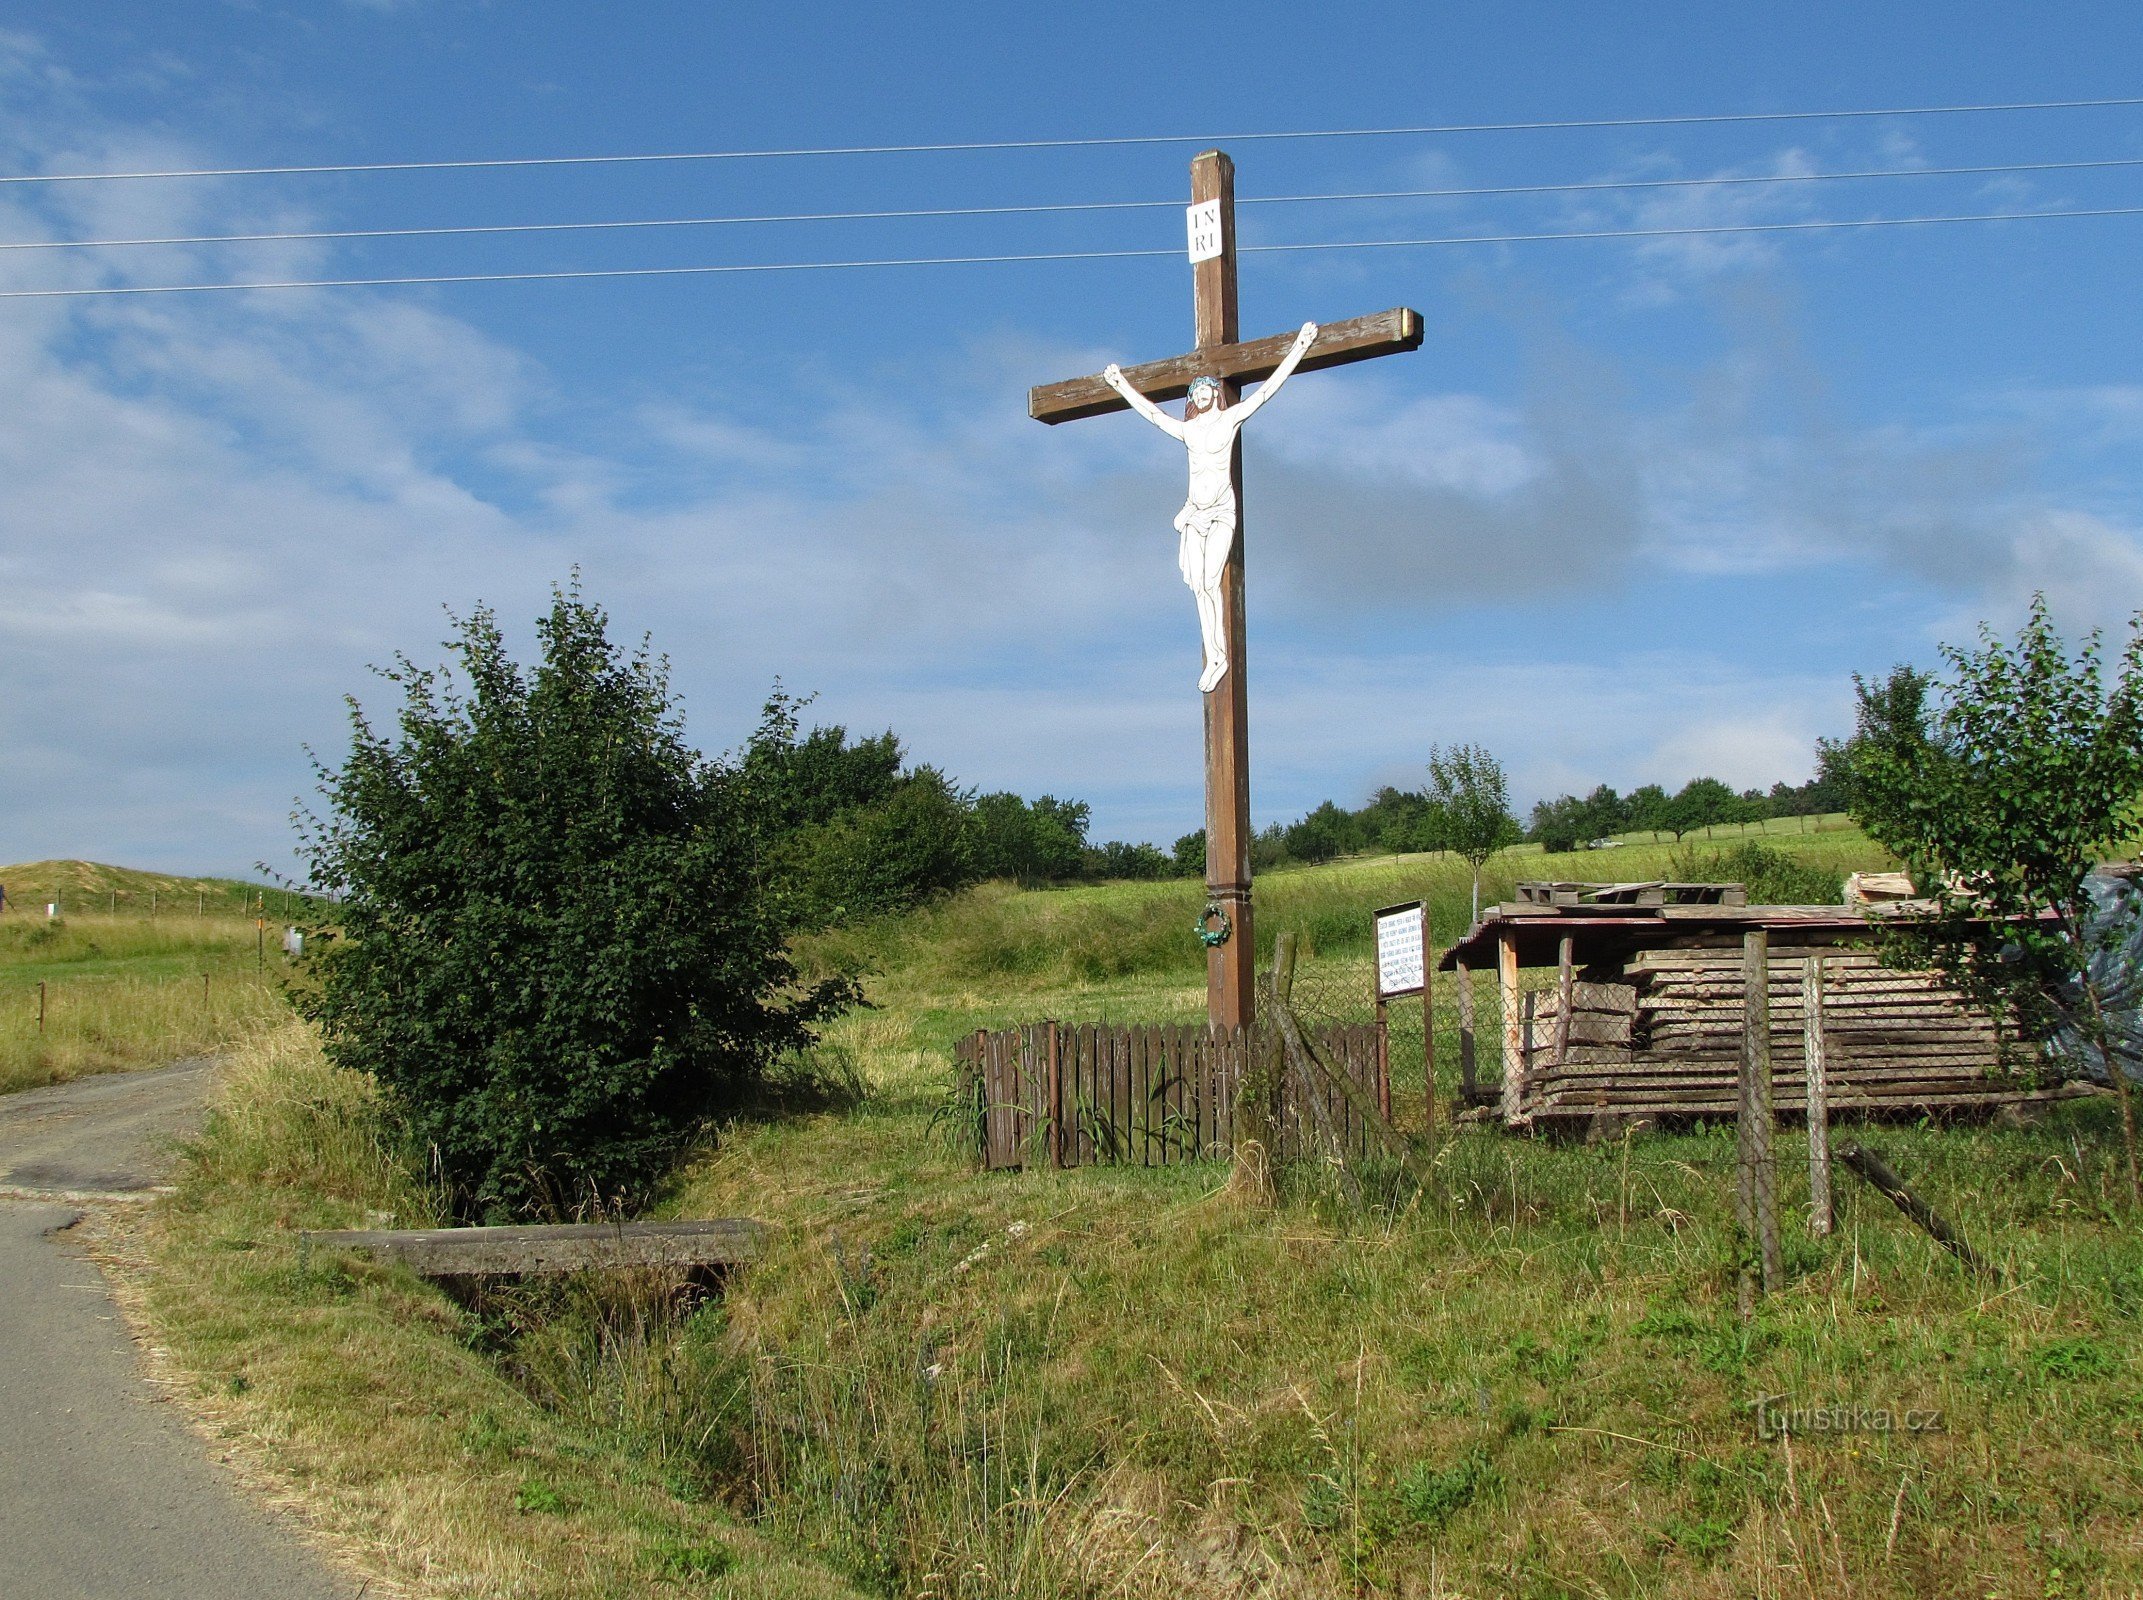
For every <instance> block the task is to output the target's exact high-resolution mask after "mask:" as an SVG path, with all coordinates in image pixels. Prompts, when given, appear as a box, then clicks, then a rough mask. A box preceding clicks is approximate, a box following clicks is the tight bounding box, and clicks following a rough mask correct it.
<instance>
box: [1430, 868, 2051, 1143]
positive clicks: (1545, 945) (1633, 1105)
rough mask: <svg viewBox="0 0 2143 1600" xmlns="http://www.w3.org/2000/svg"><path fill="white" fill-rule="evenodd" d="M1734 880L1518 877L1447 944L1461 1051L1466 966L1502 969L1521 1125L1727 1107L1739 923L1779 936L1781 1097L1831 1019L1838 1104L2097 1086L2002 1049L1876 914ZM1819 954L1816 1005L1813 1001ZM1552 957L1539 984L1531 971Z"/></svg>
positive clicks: (1514, 1118)
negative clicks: (1792, 898)
mask: <svg viewBox="0 0 2143 1600" xmlns="http://www.w3.org/2000/svg"><path fill="white" fill-rule="evenodd" d="M1745 899H1746V897H1745V895H1744V894H1743V893H1742V892H1741V888H1740V886H1739V885H1736V884H1665V883H1643V884H1568V883H1555V884H1545V883H1544V884H1524V885H1521V886H1520V890H1519V898H1518V899H1517V900H1515V901H1511V902H1507V903H1505V904H1502V905H1498V906H1495V907H1493V908H1492V909H1491V910H1490V911H1489V912H1488V914H1487V915H1485V916H1484V917H1482V919H1481V920H1480V921H1479V922H1478V923H1476V924H1475V925H1474V926H1473V927H1472V928H1470V929H1469V930H1468V931H1467V933H1466V935H1465V937H1464V938H1462V939H1460V940H1459V941H1458V942H1457V943H1456V944H1454V945H1453V946H1452V947H1451V948H1450V949H1449V950H1447V951H1445V952H1444V954H1443V957H1442V958H1441V961H1440V963H1439V965H1440V967H1441V968H1442V970H1444V971H1446V972H1453V973H1456V974H1458V975H1459V977H1460V984H1459V992H1460V1045H1459V1049H1460V1060H1461V1065H1462V1068H1463V1069H1465V1070H1466V1076H1467V1078H1468V1080H1469V1081H1471V1079H1472V1076H1473V1074H1472V1071H1471V1067H1472V1063H1473V1061H1474V1058H1475V1056H1476V1054H1477V1052H1478V1050H1479V1042H1478V1040H1477V1037H1476V1030H1475V1019H1474V1016H1473V1007H1472V1005H1471V996H1472V984H1471V975H1472V974H1473V973H1475V972H1478V971H1481V970H1482V969H1484V968H1492V969H1493V970H1494V971H1495V973H1496V975H1497V996H1498V1002H1499V1003H1498V1005H1497V1007H1496V1011H1497V1015H1496V1016H1495V1018H1494V1019H1493V1026H1495V1027H1496V1028H1497V1029H1498V1031H1499V1034H1500V1046H1501V1048H1500V1055H1501V1058H1502V1063H1503V1075H1502V1082H1501V1086H1500V1092H1499V1094H1498V1096H1497V1098H1496V1099H1495V1101H1494V1102H1493V1104H1494V1107H1495V1113H1496V1114H1499V1115H1500V1116H1501V1118H1502V1120H1503V1121H1504V1123H1505V1124H1506V1125H1507V1126H1509V1127H1513V1128H1533V1127H1540V1126H1552V1125H1555V1124H1557V1123H1564V1124H1567V1123H1570V1122H1572V1121H1588V1122H1589V1121H1590V1120H1592V1119H1593V1118H1596V1117H1601V1116H1608V1117H1613V1116H1727V1115H1731V1114H1732V1113H1733V1111H1734V1109H1735V1104H1736V1099H1735V1076H1736V1070H1737V1065H1738V1062H1739V1060H1740V1052H1741V1048H1742V1016H1743V1004H1744V996H1745V980H1744V977H1743V937H1744V935H1745V934H1747V933H1748V932H1749V930H1750V929H1752V928H1761V929H1763V930H1764V931H1765V933H1766V935H1767V936H1768V944H1769V947H1770V958H1769V963H1768V967H1769V980H1768V981H1769V990H1770V996H1769V998H1770V1031H1771V1044H1772V1048H1771V1059H1772V1061H1773V1063H1774V1069H1773V1070H1774V1073H1775V1083H1774V1087H1773V1104H1774V1106H1775V1107H1776V1109H1777V1110H1778V1111H1780V1112H1781V1113H1784V1114H1789V1115H1794V1116H1798V1115H1800V1114H1801V1112H1802V1110H1803V1107H1804V1103H1805V1102H1804V1083H1805V1079H1804V1077H1803V1073H1802V1064H1803V1060H1804V1055H1805V1050H1806V1041H1807V1039H1808V1036H1809V1034H1810V1033H1811V1032H1812V1031H1814V1030H1820V1032H1821V1059H1822V1060H1823V1062H1824V1064H1825V1070H1826V1073H1827V1075H1828V1085H1829V1101H1830V1109H1831V1111H1832V1113H1833V1114H1856V1113H1857V1114H1869V1113H1878V1114H1881V1113H1887V1114H1902V1115H1926V1114H1955V1113H1960V1112H1974V1111H1978V1112H1983V1111H1986V1110H1989V1109H1992V1108H1994V1107H1998V1106H2002V1105H2013V1104H2019V1103H2023V1102H2029V1101H2036V1100H2047V1099H2054V1098H2060V1097H2064V1096H2067V1095H2072V1094H2078V1093H2086V1092H2088V1091H2087V1090H2085V1089H2083V1088H2082V1087H2081V1086H2078V1085H2072V1084H2060V1083H2052V1082H2046V1081H2041V1079H2040V1078H2039V1077H2037V1076H2036V1075H2035V1074H2033V1073H2032V1072H2031V1071H2030V1070H2029V1066H2030V1062H2031V1060H2032V1059H2033V1058H2034V1056H2035V1055H2036V1051H2035V1050H2033V1049H2032V1048H2031V1047H2029V1046H2024V1047H2015V1046H2014V1042H2013V1041H2012V1047H2011V1048H2009V1049H2007V1050H2005V1048H2004V1041H2003V1040H2002V1039H2001V1037H2000V1036H1999V1035H1998V1033H1997V1031H1996V1028H1995V1026H1994V1024H1993V1022H1992V1020H1991V1019H1990V1018H1989V1017H1988V1016H1987V1015H1986V1014H1985V1013H1984V1012H1982V1011H1980V1010H1979V1009H1977V1008H1976V1007H1974V1006H1973V1005H1971V1004H1970V1003H1969V1002H1968V1001H1967V1000H1966V999H1965V998H1964V997H1963V996H1962V995H1961V994H1959V993H1957V992H1956V991H1955V990H1954V989H1951V988H1949V987H1947V986H1946V985H1944V984H1943V983H1942V982H1940V980H1938V979H1937V978H1935V977H1933V976H1932V975H1930V974H1927V973H1920V972H1905V971H1899V970H1897V969H1894V968H1892V967H1889V966H1886V965H1884V964H1883V962H1882V961H1881V960H1880V959H1879V957H1878V955H1877V954H1876V953H1875V951H1874V950H1873V949H1872V948H1871V947H1872V945H1873V937H1872V934H1873V929H1872V926H1871V923H1870V920H1869V915H1868V914H1867V913H1866V912H1864V911H1862V910H1860V909H1857V908H1853V907H1848V906H1844V905H1825V906H1751V905H1747V904H1745V903H1744V902H1745ZM1813 961H1820V962H1821V964H1822V973H1821V984H1820V989H1819V990H1817V991H1815V992H1816V993H1817V994H1818V995H1819V999H1818V1003H1817V1005H1816V1006H1815V1007H1814V1008H1813V1009H1811V1008H1810V1007H1809V1006H1808V1005H1807V1004H1806V1000H1805V997H1806V996H1807V995H1808V994H1809V993H1810V992H1811V991H1810V989H1809V988H1808V985H1807V979H1808V976H1809V974H1808V970H1807V969H1808V967H1809V965H1810V963H1811V962H1813ZM1542 967H1551V968H1554V969H1555V981H1554V982H1553V984H1552V985H1550V986H1548V987H1536V986H1532V985H1528V984H1527V983H1525V982H1524V981H1523V977H1522V974H1523V973H1524V972H1525V970H1526V969H1529V968H1532V969H1538V968H1542Z"/></svg>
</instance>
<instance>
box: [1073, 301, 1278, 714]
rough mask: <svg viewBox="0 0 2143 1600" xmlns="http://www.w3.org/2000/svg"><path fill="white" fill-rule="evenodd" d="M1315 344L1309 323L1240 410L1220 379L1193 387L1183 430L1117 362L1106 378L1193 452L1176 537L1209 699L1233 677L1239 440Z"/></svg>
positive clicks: (1200, 680) (1200, 683)
mask: <svg viewBox="0 0 2143 1600" xmlns="http://www.w3.org/2000/svg"><path fill="white" fill-rule="evenodd" d="M1316 338H1317V324H1316V323H1314V322H1305V323H1304V324H1303V325H1302V331H1301V332H1300V333H1299V334H1297V335H1296V336H1295V342H1294V344H1293V345H1292V346H1290V347H1289V349H1288V352H1287V355H1286V357H1285V359H1283V360H1282V361H1281V363H1280V364H1279V365H1278V366H1277V367H1275V368H1273V373H1272V376H1271V377H1270V378H1267V379H1266V380H1265V382H1264V383H1262V384H1260V385H1259V386H1258V392H1257V393H1256V394H1254V395H1252V396H1251V397H1250V398H1249V399H1248V400H1245V401H1243V402H1242V403H1241V404H1240V405H1233V406H1231V405H1229V404H1228V403H1227V395H1226V391H1225V390H1223V389H1222V388H1221V386H1220V381H1219V380H1218V379H1217V378H1197V379H1194V380H1193V381H1192V383H1191V387H1190V396H1189V399H1188V400H1187V402H1186V403H1185V405H1184V408H1183V420H1182V421H1181V422H1178V421H1177V420H1176V419H1175V418H1174V417H1171V416H1170V415H1169V414H1168V413H1167V412H1165V411H1163V410H1162V409H1161V408H1160V407H1159V406H1157V405H1155V404H1154V403H1153V402H1152V401H1151V400H1148V399H1147V398H1146V397H1145V396H1144V395H1142V394H1140V393H1139V392H1138V391H1137V390H1136V389H1134V388H1132V387H1131V385H1130V383H1129V382H1127V381H1126V380H1125V378H1124V371H1123V368H1121V367H1119V366H1117V365H1116V364H1115V363H1114V362H1111V363H1110V364H1109V366H1108V369H1107V370H1106V371H1104V372H1103V373H1102V375H1101V376H1102V381H1103V382H1105V383H1107V384H1108V386H1109V387H1110V388H1112V389H1114V390H1115V391H1116V392H1117V393H1118V394H1120V395H1122V396H1123V397H1124V399H1125V401H1126V402H1127V403H1128V404H1129V405H1130V407H1131V409H1132V410H1133V411H1136V412H1137V413H1138V414H1139V415H1140V416H1142V417H1144V418H1145V419H1146V420H1147V421H1148V422H1150V423H1152V424H1153V425H1154V426H1155V427H1156V428H1159V429H1160V430H1161V431H1162V432H1163V433H1165V434H1167V435H1168V436H1169V437H1170V438H1171V439H1178V440H1181V441H1182V443H1183V446H1184V448H1185V449H1186V450H1188V451H1189V452H1190V458H1191V491H1190V497H1189V498H1188V499H1186V500H1185V501H1184V502H1183V509H1182V510H1181V511H1179V512H1177V513H1176V531H1177V532H1178V533H1180V534H1181V535H1182V536H1183V537H1182V542H1181V543H1180V544H1179V545H1178V546H1177V551H1176V562H1177V565H1178V566H1180V567H1181V568H1182V569H1183V581H1184V582H1185V583H1187V584H1189V585H1190V586H1191V592H1192V593H1193V594H1195V595H1196V596H1197V597H1198V628H1199V631H1200V633H1201V634H1202V635H1203V636H1204V641H1205V670H1204V671H1203V672H1202V673H1200V674H1199V677H1198V687H1199V689H1200V690H1201V691H1203V692H1204V693H1207V694H1210V693H1212V691H1213V687H1214V685H1216V684H1217V683H1219V682H1220V680H1221V679H1222V678H1224V677H1225V676H1227V672H1228V633H1227V627H1226V621H1225V618H1224V617H1223V615H1222V611H1221V601H1220V575H1221V574H1222V573H1223V572H1224V571H1226V570H1227V565H1228V555H1229V553H1230V552H1231V551H1232V550H1233V549H1234V548H1235V525H1236V520H1237V510H1236V504H1235V474H1234V470H1233V469H1234V463H1235V436H1236V434H1237V433H1239V432H1241V431H1242V426H1243V424H1244V423H1246V422H1248V421H1249V420H1250V419H1251V418H1252V417H1253V416H1255V415H1256V414H1257V409H1258V407H1259V406H1262V405H1263V404H1264V403H1265V402H1266V401H1268V400H1270V399H1271V398H1272V397H1273V396H1274V395H1276V394H1278V393H1279V392H1280V386H1281V385H1282V384H1284V383H1285V382H1287V380H1288V379H1289V378H1290V377H1292V376H1293V375H1294V371H1295V368H1297V367H1298V366H1300V365H1301V364H1302V358H1303V356H1304V355H1305V354H1306V353H1307V352H1308V350H1309V348H1310V345H1311V343H1312V342H1313V341H1315V339H1316Z"/></svg>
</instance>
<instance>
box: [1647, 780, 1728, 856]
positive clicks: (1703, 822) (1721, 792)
mask: <svg viewBox="0 0 2143 1600" xmlns="http://www.w3.org/2000/svg"><path fill="white" fill-rule="evenodd" d="M1739 804H1740V797H1739V796H1737V795H1736V794H1735V793H1734V791H1733V790H1731V789H1729V788H1728V787H1727V786H1726V785H1725V784H1723V783H1721V782H1720V781H1719V780H1718V779H1717V778H1691V779H1690V780H1689V781H1688V782H1687V783H1685V784H1683V785H1682V787H1681V789H1680V791H1679V792H1677V793H1676V795H1675V796H1674V798H1673V799H1672V800H1669V801H1668V802H1667V804H1666V807H1665V809H1664V810H1663V811H1662V812H1661V813H1660V820H1659V826H1661V827H1663V828H1665V829H1666V830H1667V831H1668V832H1669V833H1671V834H1673V835H1674V842H1675V843H1676V844H1679V843H1681V841H1682V835H1683V834H1685V833H1693V832H1695V831H1696V830H1697V829H1698V828H1702V829H1704V830H1705V831H1706V833H1709V832H1710V831H1711V829H1712V828H1713V827H1715V826H1717V825H1718V824H1719V823H1722V822H1732V821H1733V820H1734V819H1735V814H1736V807H1737V806H1738V805H1739Z"/></svg>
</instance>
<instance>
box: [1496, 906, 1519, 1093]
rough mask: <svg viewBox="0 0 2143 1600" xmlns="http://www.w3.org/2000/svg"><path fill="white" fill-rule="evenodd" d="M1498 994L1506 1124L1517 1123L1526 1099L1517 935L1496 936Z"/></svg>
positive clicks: (1510, 932)
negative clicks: (1501, 1028) (1524, 1098)
mask: <svg viewBox="0 0 2143 1600" xmlns="http://www.w3.org/2000/svg"><path fill="white" fill-rule="evenodd" d="M1496 992H1497V995H1498V997H1499V998H1500V999H1501V1000H1502V1002H1503V1120H1504V1121H1505V1122H1516V1121H1517V1120H1518V1111H1519V1106H1520V1103H1521V1102H1522V1100H1523V1097H1524V1095H1525V1044H1526V1039H1525V1021H1524V1018H1523V1016H1522V1015H1521V1012H1522V1010H1523V1007H1524V1002H1523V1001H1522V1000H1520V999H1519V998H1518V935H1517V934H1516V933H1515V932H1514V931H1512V930H1511V929H1509V928H1505V929H1504V930H1503V931H1502V932H1501V933H1499V934H1498V935H1496Z"/></svg>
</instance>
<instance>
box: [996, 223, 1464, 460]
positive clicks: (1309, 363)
mask: <svg viewBox="0 0 2143 1600" xmlns="http://www.w3.org/2000/svg"><path fill="white" fill-rule="evenodd" d="M1217 264H1218V263H1201V267H1202V266H1204V265H1217ZM1231 276H1232V275H1231ZM1229 298H1230V299H1231V300H1232V299H1233V296H1232V294H1231V295H1230V297H1229ZM1228 323H1229V325H1230V326H1231V327H1232V325H1233V323H1234V317H1233V316H1232V315H1230V316H1229V318H1228ZM1233 338H1234V335H1233V334H1232V333H1231V334H1229V335H1228V339H1229V341H1230V342H1225V343H1216V344H1213V345H1209V346H1208V345H1204V342H1203V340H1201V341H1200V343H1201V348H1199V349H1197V350H1193V351H1191V352H1189V353H1188V354H1186V355H1180V356H1170V357H1169V358H1168V359H1166V360H1165V361H1148V362H1146V363H1145V364H1144V365H1142V366H1136V367H1126V368H1125V369H1124V377H1125V379H1126V380H1127V381H1129V383H1130V385H1131V387H1132V388H1134V389H1136V390H1138V392H1139V393H1140V394H1142V395H1144V396H1145V397H1146V398H1147V399H1149V400H1152V401H1154V402H1156V403H1159V402H1161V401H1166V400H1180V399H1182V398H1183V396H1184V395H1186V394H1188V393H1189V392H1190V387H1191V380H1192V379H1194V378H1221V379H1224V380H1230V381H1233V382H1235V383H1239V384H1241V383H1256V382H1257V381H1258V380H1260V379H1262V378H1269V377H1271V376H1272V374H1273V371H1274V369H1275V368H1277V367H1278V366H1279V365H1280V363H1281V361H1283V360H1284V359H1286V356H1287V352H1288V351H1289V350H1290V349H1291V348H1292V347H1293V345H1294V342H1295V333H1294V331H1293V330H1290V331H1288V332H1286V333H1276V334H1274V335H1273V336H1272V337H1271V338H1269V339H1252V340H1250V341H1249V342H1247V343H1243V344H1237V343H1234V342H1232V340H1233ZM1421 338H1422V326H1421V315H1420V313H1419V312H1417V311H1413V310H1410V309H1408V308H1407V307H1405V306H1395V307H1393V308H1392V309H1391V310H1389V311H1374V312H1371V313H1370V314H1369V315H1368V316H1366V317H1349V318H1347V320H1346V321H1344V322H1328V323H1325V324H1323V325H1322V326H1321V327H1319V328H1318V330H1317V341H1316V343H1314V344H1312V345H1311V346H1310V348H1309V353H1308V354H1306V355H1305V356H1303V358H1302V365H1301V366H1300V367H1298V368H1296V370H1297V371H1298V372H1317V371H1321V370H1322V369H1324V368H1326V367H1344V366H1347V365H1348V364H1350V363H1352V362H1356V361H1368V360H1370V359H1372V358H1373V357H1376V356H1389V355H1399V354H1403V353H1404V352H1406V351H1409V350H1419V349H1420V348H1421ZM1129 409H1130V407H1129V406H1127V405H1126V404H1125V403H1124V401H1123V399H1122V397H1121V396H1119V395H1118V394H1117V392H1116V391H1115V390H1114V389H1111V388H1110V387H1109V386H1108V385H1107V384H1106V383H1104V382H1102V379H1101V374H1100V373H1098V372H1096V373H1093V374H1091V375H1089V376H1087V377H1083V378H1066V379H1064V380H1063V381H1062V382H1060V383H1043V384H1037V385H1035V387H1033V388H1032V389H1029V390H1028V391H1027V415H1029V416H1030V417H1032V418H1034V420H1035V421H1037V422H1047V423H1051V424H1055V423H1059V422H1074V421H1077V420H1078V419H1079V418H1081V417H1099V416H1105V415H1106V414H1107V413H1109V412H1111V411H1128V410H1129Z"/></svg>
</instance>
